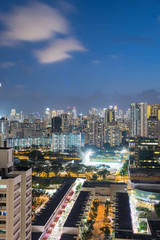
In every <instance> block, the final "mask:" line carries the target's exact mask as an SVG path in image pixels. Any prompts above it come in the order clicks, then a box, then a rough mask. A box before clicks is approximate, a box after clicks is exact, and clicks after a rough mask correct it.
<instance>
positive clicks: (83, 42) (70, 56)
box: [0, 0, 160, 114]
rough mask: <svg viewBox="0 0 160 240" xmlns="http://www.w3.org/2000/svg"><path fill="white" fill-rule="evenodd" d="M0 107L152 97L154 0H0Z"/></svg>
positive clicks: (84, 106) (156, 37)
mask: <svg viewBox="0 0 160 240" xmlns="http://www.w3.org/2000/svg"><path fill="white" fill-rule="evenodd" d="M0 82H1V88H0V104H1V106H0V114H2V113H6V112H10V109H11V108H16V109H17V111H20V110H23V111H24V112H33V111H34V112H35V111H40V112H41V111H43V110H44V109H45V108H46V107H50V108H51V109H65V108H66V107H67V106H76V107H77V109H78V110H80V111H81V112H87V110H88V108H89V107H93V106H94V107H108V105H113V104H116V105H118V107H119V108H122V109H125V108H127V107H129V104H130V103H131V102H133V101H147V102H148V103H157V102H160V0H110V1H109V0H67V1H63V0H41V1H33V0H32V1H28V0H7V1H6V0H1V1H0Z"/></svg>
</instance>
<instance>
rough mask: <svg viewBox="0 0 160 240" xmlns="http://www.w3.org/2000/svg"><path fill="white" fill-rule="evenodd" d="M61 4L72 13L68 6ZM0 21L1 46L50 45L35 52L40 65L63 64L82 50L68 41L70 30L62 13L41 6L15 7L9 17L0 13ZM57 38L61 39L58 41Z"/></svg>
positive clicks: (44, 5)
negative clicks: (0, 29) (75, 52)
mask: <svg viewBox="0 0 160 240" xmlns="http://www.w3.org/2000/svg"><path fill="white" fill-rule="evenodd" d="M62 3H63V6H64V4H65V5H66V6H67V7H66V8H70V9H71V5H69V4H67V3H66V2H62ZM0 21H1V22H2V23H3V24H4V27H5V30H4V31H1V32H0V45H1V46H15V45H16V44H17V43H19V42H39V41H45V42H46V41H47V42H52V44H51V45H50V44H48V46H47V47H46V48H45V49H40V50H37V51H34V52H35V55H36V57H37V58H38V60H39V62H40V63H51V62H52V63H55V62H57V61H62V60H64V59H67V58H71V57H72V56H71V55H70V54H69V52H73V51H84V50H85V48H84V47H83V46H82V44H80V42H79V41H78V40H76V39H75V38H70V35H71V31H70V30H71V27H70V24H69V22H68V20H67V19H66V18H65V17H64V16H63V14H62V12H60V11H59V10H57V9H56V8H53V7H50V6H48V5H46V4H44V3H40V2H34V3H33V2H32V3H30V4H29V5H26V6H15V7H13V9H12V11H10V12H9V13H2V14H1V16H0ZM59 34H61V35H62V37H63V39H59V37H58V36H59ZM46 44H47V43H46Z"/></svg>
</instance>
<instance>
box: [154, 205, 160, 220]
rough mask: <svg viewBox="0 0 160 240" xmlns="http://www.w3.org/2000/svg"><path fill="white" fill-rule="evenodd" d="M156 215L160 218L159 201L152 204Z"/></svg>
mask: <svg viewBox="0 0 160 240" xmlns="http://www.w3.org/2000/svg"><path fill="white" fill-rule="evenodd" d="M154 208H155V212H156V215H157V217H158V218H159V219H160V203H159V204H155V206H154Z"/></svg>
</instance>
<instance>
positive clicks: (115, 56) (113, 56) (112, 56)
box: [109, 54, 118, 59]
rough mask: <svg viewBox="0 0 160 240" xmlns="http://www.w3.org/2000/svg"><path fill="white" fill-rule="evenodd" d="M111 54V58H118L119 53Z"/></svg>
mask: <svg viewBox="0 0 160 240" xmlns="http://www.w3.org/2000/svg"><path fill="white" fill-rule="evenodd" d="M109 56H110V58H112V59H118V55H114V54H111V55H109Z"/></svg>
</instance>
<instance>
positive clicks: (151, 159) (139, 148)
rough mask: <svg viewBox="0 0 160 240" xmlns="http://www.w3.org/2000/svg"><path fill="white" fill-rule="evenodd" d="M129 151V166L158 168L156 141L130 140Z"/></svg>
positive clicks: (159, 150) (159, 163) (158, 154)
mask: <svg viewBox="0 0 160 240" xmlns="http://www.w3.org/2000/svg"><path fill="white" fill-rule="evenodd" d="M129 149H130V165H132V166H134V167H137V168H160V160H159V158H160V148H159V147H158V139H149V138H143V137H134V138H130V139H129Z"/></svg>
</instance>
